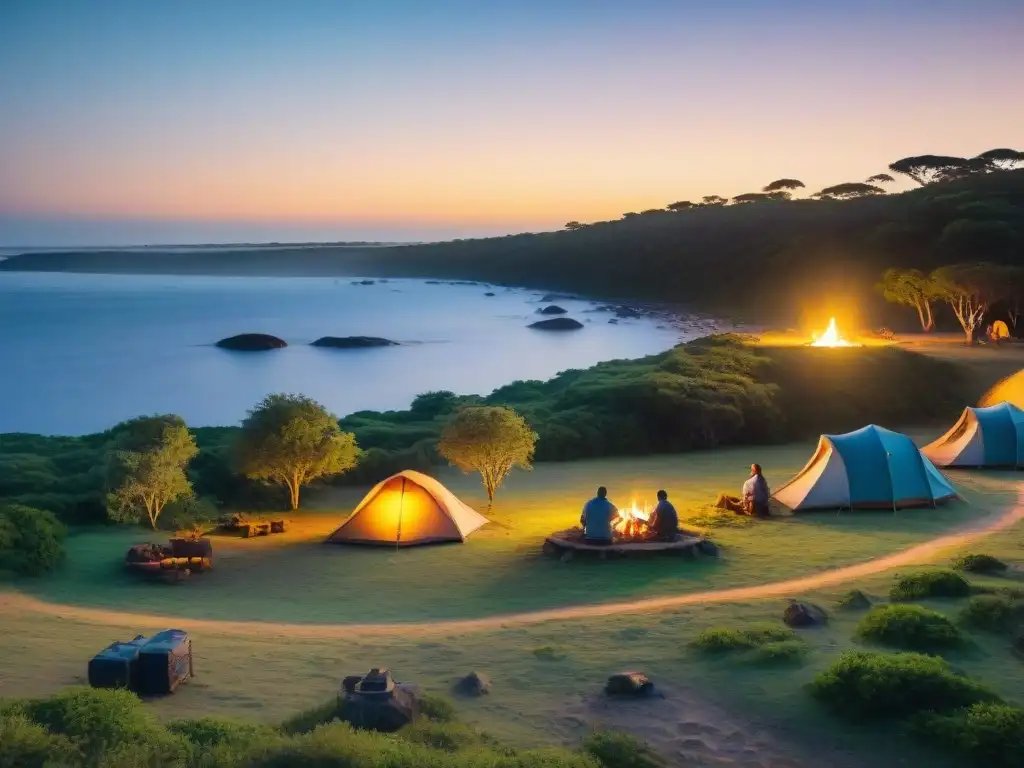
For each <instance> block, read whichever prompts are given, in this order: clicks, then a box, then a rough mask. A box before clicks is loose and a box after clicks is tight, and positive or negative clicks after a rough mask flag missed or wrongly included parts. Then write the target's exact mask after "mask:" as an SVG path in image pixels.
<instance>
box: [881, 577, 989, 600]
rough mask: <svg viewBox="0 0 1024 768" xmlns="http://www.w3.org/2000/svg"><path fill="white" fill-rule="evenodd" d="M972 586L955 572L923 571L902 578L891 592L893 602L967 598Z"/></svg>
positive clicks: (893, 586)
mask: <svg viewBox="0 0 1024 768" xmlns="http://www.w3.org/2000/svg"><path fill="white" fill-rule="evenodd" d="M970 593H971V585H970V584H968V583H967V581H966V580H965V579H964V577H963V576H961V575H960V574H959V573H955V572H954V571H922V572H920V573H912V574H910V575H908V576H902V577H900V578H899V579H897V580H896V583H895V584H893V585H892V589H891V590H890V592H889V597H890V598H892V599H893V600H897V601H900V600H923V599H925V598H928V597H967V596H968V595H969V594H970Z"/></svg>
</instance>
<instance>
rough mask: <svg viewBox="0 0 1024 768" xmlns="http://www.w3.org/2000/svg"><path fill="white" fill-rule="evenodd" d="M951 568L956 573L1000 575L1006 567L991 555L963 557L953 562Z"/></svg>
mask: <svg viewBox="0 0 1024 768" xmlns="http://www.w3.org/2000/svg"><path fill="white" fill-rule="evenodd" d="M953 567H954V568H955V569H956V570H958V571H968V572H970V573H986V574H993V573H1002V572H1003V571H1005V570H1006V569H1007V567H1008V566H1007V565H1006V563H1004V562H1003V561H1002V560H999V559H998V558H995V557H992V556H991V555H964V556H963V557H958V558H957V559H956V560H954V561H953Z"/></svg>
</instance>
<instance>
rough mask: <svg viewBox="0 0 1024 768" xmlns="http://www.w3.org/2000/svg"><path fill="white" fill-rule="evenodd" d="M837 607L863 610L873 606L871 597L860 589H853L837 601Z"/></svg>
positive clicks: (847, 609)
mask: <svg viewBox="0 0 1024 768" xmlns="http://www.w3.org/2000/svg"><path fill="white" fill-rule="evenodd" d="M836 607H838V608H842V609H843V610H846V611H863V610H867V609H868V608H870V607H871V598H869V597H868V596H867V595H865V594H864V593H863V592H861V591H860V590H859V589H851V590H850V591H849V592H847V593H846V594H845V595H843V596H842V597H841V598H839V600H838V602H837V603H836Z"/></svg>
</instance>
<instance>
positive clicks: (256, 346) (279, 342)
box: [217, 333, 288, 352]
mask: <svg viewBox="0 0 1024 768" xmlns="http://www.w3.org/2000/svg"><path fill="white" fill-rule="evenodd" d="M217 346H218V347H220V348H221V349H234V350H237V351H240V352H262V351H264V350H267V349H281V348H282V347H287V346H288V343H287V342H286V341H285V340H284V339H279V338H277V336H270V335H268V334H266V333H240V334H238V335H237V336H229V337H228V338H226V339H221V340H220V341H218V342H217Z"/></svg>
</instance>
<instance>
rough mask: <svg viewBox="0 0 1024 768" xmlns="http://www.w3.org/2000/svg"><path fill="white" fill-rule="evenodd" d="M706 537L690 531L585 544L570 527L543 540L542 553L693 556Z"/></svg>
mask: <svg viewBox="0 0 1024 768" xmlns="http://www.w3.org/2000/svg"><path fill="white" fill-rule="evenodd" d="M705 540H706V537H704V536H701V535H699V534H696V533H694V532H692V531H687V532H683V533H680V535H679V537H678V538H677V539H676V540H675V541H623V542H613V543H611V544H605V545H600V544H587V543H586V542H584V541H583V540H582V539H581V537H580V531H579V529H578V528H576V529H573V528H570V529H569V530H567V531H559V532H558V533H553V534H551V535H550V536H548V537H547V538H546V539H545V540H544V553H545V554H547V555H551V556H555V555H561V556H562V559H563V560H569V559H571V558H572V556H573V554H574V553H576V552H596V553H598V555H599V556H600V557H601V559H604V558H606V557H608V555H609V554H617V555H628V554H635V553H638V552H676V553H678V554H681V555H684V556H688V557H691V558H692V557H693V556H694V555H696V552H697V548H698V546H699V545H700V543H701V542H703V541H705Z"/></svg>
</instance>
